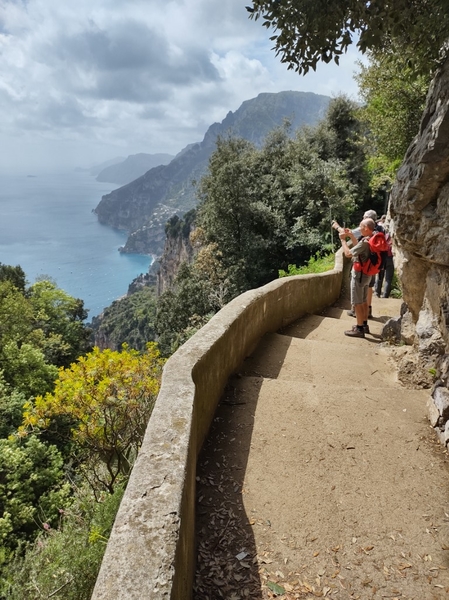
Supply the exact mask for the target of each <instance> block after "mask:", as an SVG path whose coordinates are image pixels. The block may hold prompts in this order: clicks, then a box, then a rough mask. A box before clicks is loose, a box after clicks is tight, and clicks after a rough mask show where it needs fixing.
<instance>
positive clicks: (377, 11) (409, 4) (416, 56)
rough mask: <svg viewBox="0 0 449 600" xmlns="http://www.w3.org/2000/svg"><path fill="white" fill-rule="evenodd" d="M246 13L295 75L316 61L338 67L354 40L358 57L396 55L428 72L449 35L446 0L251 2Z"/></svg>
mask: <svg viewBox="0 0 449 600" xmlns="http://www.w3.org/2000/svg"><path fill="white" fill-rule="evenodd" d="M248 10H249V11H250V13H251V14H250V16H251V18H254V19H256V20H257V19H259V18H262V19H263V25H264V26H265V27H267V28H269V29H272V30H273V32H274V33H273V35H272V36H271V38H270V39H271V40H273V41H274V42H275V51H276V55H280V57H281V62H283V63H286V64H287V65H288V68H289V69H295V70H297V71H298V72H299V73H307V72H308V71H309V69H314V70H315V69H316V66H317V64H318V62H320V61H322V62H325V63H328V62H330V61H332V60H334V61H335V62H336V63H337V64H338V62H339V58H340V56H341V55H342V54H343V53H344V52H346V50H347V48H348V46H350V45H351V44H352V43H354V40H357V42H356V44H357V47H358V48H359V50H361V51H362V52H366V51H367V50H374V49H381V48H387V47H388V48H392V49H394V50H396V51H399V50H400V51H402V52H403V53H406V55H407V57H408V58H409V60H413V61H415V62H416V63H419V64H420V65H421V66H422V67H423V68H424V69H428V65H429V63H432V64H436V60H437V57H438V53H439V51H440V49H441V47H442V45H443V43H444V42H445V40H446V39H447V32H448V31H449V3H448V2H447V0H376V1H375V2H361V1H360V0H346V1H345V2H342V1H341V0H319V1H316V2H311V1H310V0H253V1H252V6H251V7H248Z"/></svg>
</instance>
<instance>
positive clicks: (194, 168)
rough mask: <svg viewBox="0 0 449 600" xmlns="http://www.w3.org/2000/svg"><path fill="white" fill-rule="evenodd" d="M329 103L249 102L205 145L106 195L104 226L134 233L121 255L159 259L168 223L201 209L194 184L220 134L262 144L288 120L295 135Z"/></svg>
mask: <svg viewBox="0 0 449 600" xmlns="http://www.w3.org/2000/svg"><path fill="white" fill-rule="evenodd" d="M329 100H330V98H328V97H327V96H320V95H317V94H313V93H310V92H308V93H304V92H293V91H287V92H279V93H277V94H268V93H265V94H259V96H257V98H253V99H252V100H247V101H245V102H244V103H243V104H242V105H241V107H240V108H239V109H238V110H237V111H235V112H234V113H233V112H229V113H228V114H227V116H226V118H225V119H224V120H223V121H222V122H221V123H214V124H213V125H211V126H210V127H209V129H208V130H207V132H206V135H205V136H204V139H203V141H202V142H200V143H196V144H190V145H189V146H187V147H186V148H185V149H184V150H182V151H181V152H180V153H179V154H178V155H177V156H176V157H175V158H174V159H173V160H172V161H171V162H170V163H169V164H168V165H166V166H164V165H161V166H158V167H155V168H153V169H151V170H149V171H148V172H147V173H145V174H144V175H143V176H142V177H139V178H138V179H136V180H135V181H132V182H131V183H128V184H127V185H125V186H123V187H121V188H119V189H117V190H114V191H113V192H111V193H110V194H107V195H105V196H103V197H102V199H101V202H100V203H99V205H98V206H97V208H96V209H95V213H96V214H97V215H98V219H99V221H100V222H101V223H104V224H106V225H110V226H111V227H115V228H117V229H123V230H125V231H128V232H129V234H130V235H129V238H128V241H127V243H126V245H125V247H124V248H122V249H121V251H123V252H129V253H133V252H134V253H141V254H154V255H157V256H158V255H160V254H161V252H162V250H163V245H164V239H165V235H164V227H165V223H166V222H167V220H168V219H169V218H170V217H171V216H172V215H174V214H179V215H182V214H184V213H185V212H186V211H187V210H190V209H191V208H194V207H195V206H196V203H197V200H196V195H195V187H194V184H193V182H194V181H195V180H196V181H197V180H199V179H200V178H201V176H202V175H203V174H204V173H205V172H206V169H207V165H208V160H209V157H210V155H211V154H212V152H213V151H214V149H215V142H216V139H217V136H218V135H228V134H231V135H234V136H238V137H243V138H245V139H247V140H249V141H251V142H253V143H254V144H256V145H260V144H261V143H262V142H263V140H264V138H265V137H266V135H267V134H268V133H269V132H270V131H271V130H272V129H273V128H275V127H277V126H280V125H282V123H283V122H284V121H285V120H286V119H288V120H290V122H291V124H292V132H294V131H295V130H296V129H298V128H299V127H301V126H303V125H313V124H315V123H317V122H318V121H319V120H320V119H321V118H322V117H323V116H324V114H325V111H326V108H327V105H328V103H329Z"/></svg>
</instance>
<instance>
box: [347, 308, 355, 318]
mask: <svg viewBox="0 0 449 600" xmlns="http://www.w3.org/2000/svg"><path fill="white" fill-rule="evenodd" d="M346 314H347V315H348V316H349V317H355V312H354V310H353V309H352V308H351V310H347V311H346Z"/></svg>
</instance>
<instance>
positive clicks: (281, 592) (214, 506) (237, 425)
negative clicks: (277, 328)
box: [194, 299, 449, 600]
mask: <svg viewBox="0 0 449 600" xmlns="http://www.w3.org/2000/svg"><path fill="white" fill-rule="evenodd" d="M373 306H374V315H375V319H374V320H371V321H370V328H371V331H372V335H369V336H367V337H366V339H364V340H363V339H351V338H347V337H346V336H344V335H343V331H344V329H345V328H348V327H349V326H351V325H353V323H354V320H353V319H351V318H350V317H348V316H347V315H346V311H345V310H344V308H347V307H342V308H338V307H334V308H332V309H329V310H328V311H327V313H326V316H315V315H311V316H309V317H307V318H305V319H302V320H301V321H299V322H297V323H296V324H294V325H292V326H290V327H289V328H287V329H286V330H285V331H282V332H281V333H276V334H270V335H267V336H265V338H264V339H263V340H262V342H261V344H260V345H259V346H258V348H257V350H256V351H255V352H254V354H253V355H252V356H251V357H249V358H248V359H247V360H246V361H245V364H244V365H243V366H242V368H241V370H240V373H239V374H238V375H237V376H235V377H234V378H233V379H232V380H231V381H230V382H229V385H228V388H227V390H226V394H225V396H224V398H223V400H222V402H221V404H220V407H219V410H218V413H217V417H216V419H215V421H214V424H213V428H212V431H211V433H210V436H209V438H208V440H207V442H206V444H205V447H204V450H203V452H202V455H201V457H200V461H199V472H198V498H197V534H198V565H197V573H196V586H195V592H194V598H195V600H215V599H218V598H226V599H227V600H239V599H241V598H251V599H266V598H273V597H282V598H285V599H286V600H289V599H293V598H300V599H304V598H307V599H312V598H331V599H339V600H340V599H357V598H358V599H361V600H364V599H371V598H372V599H375V600H380V599H382V598H390V599H394V598H398V599H400V600H404V599H410V600H434V599H435V600H436V599H441V600H442V599H443V598H448V597H449V467H448V457H447V454H446V452H445V451H444V450H443V448H442V447H441V446H440V445H439V444H438V443H437V441H436V439H435V437H434V434H433V431H432V430H431V428H430V426H429V423H428V421H427V418H426V401H427V397H428V394H429V392H428V391H425V390H413V389H406V388H405V387H404V386H403V385H401V384H400V383H399V382H398V381H397V377H396V370H395V365H394V362H393V361H392V360H391V358H390V354H391V349H390V348H388V347H384V346H383V345H381V344H380V335H379V334H380V331H381V327H382V324H383V322H384V321H385V320H386V319H387V315H389V316H393V315H395V314H398V313H399V308H400V301H397V300H390V299H389V300H384V299H375V302H374V305H373Z"/></svg>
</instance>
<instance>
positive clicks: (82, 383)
mask: <svg viewBox="0 0 449 600" xmlns="http://www.w3.org/2000/svg"><path fill="white" fill-rule="evenodd" d="M163 364H164V361H163V360H162V359H161V358H160V356H159V351H158V350H157V347H156V345H155V344H154V343H150V344H148V346H147V350H146V352H145V353H143V354H139V353H138V352H137V351H135V350H127V348H126V347H125V348H124V349H123V351H122V352H114V351H112V350H104V351H100V350H99V349H98V348H94V350H93V351H92V352H90V353H89V354H87V355H86V356H82V357H80V358H79V359H78V361H77V362H76V363H73V364H72V365H71V366H70V368H67V369H64V368H61V369H60V370H59V377H58V379H57V380H56V384H55V390H54V392H53V393H51V394H50V393H47V394H45V396H38V397H36V399H35V401H34V403H33V402H28V403H27V404H26V405H25V410H24V422H23V426H22V427H21V428H20V434H21V435H26V434H27V432H29V431H40V430H46V429H49V428H50V427H51V421H52V419H55V418H58V417H61V416H63V417H66V418H67V419H68V420H69V422H70V423H71V427H70V429H69V430H67V429H66V430H64V429H62V431H61V433H62V434H63V435H64V434H65V435H67V434H70V436H71V438H72V440H73V443H74V444H75V447H76V448H78V451H79V453H81V454H82V456H83V458H84V463H85V467H86V469H85V472H86V476H87V477H90V478H91V480H92V483H93V485H96V484H97V483H99V484H100V485H102V486H104V487H105V488H106V489H107V490H108V491H109V492H110V493H113V491H114V486H115V485H116V482H117V479H118V478H119V476H127V475H128V474H129V472H130V469H131V467H132V464H133V461H134V460H135V458H136V456H137V452H138V449H139V447H140V445H141V442H142V439H143V435H144V433H145V429H146V426H147V423H148V419H149V418H150V415H151V412H152V410H153V405H154V402H155V400H156V396H157V394H158V391H159V385H160V377H161V372H162V366H163ZM102 467H103V468H102ZM92 478H93V479H92Z"/></svg>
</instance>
